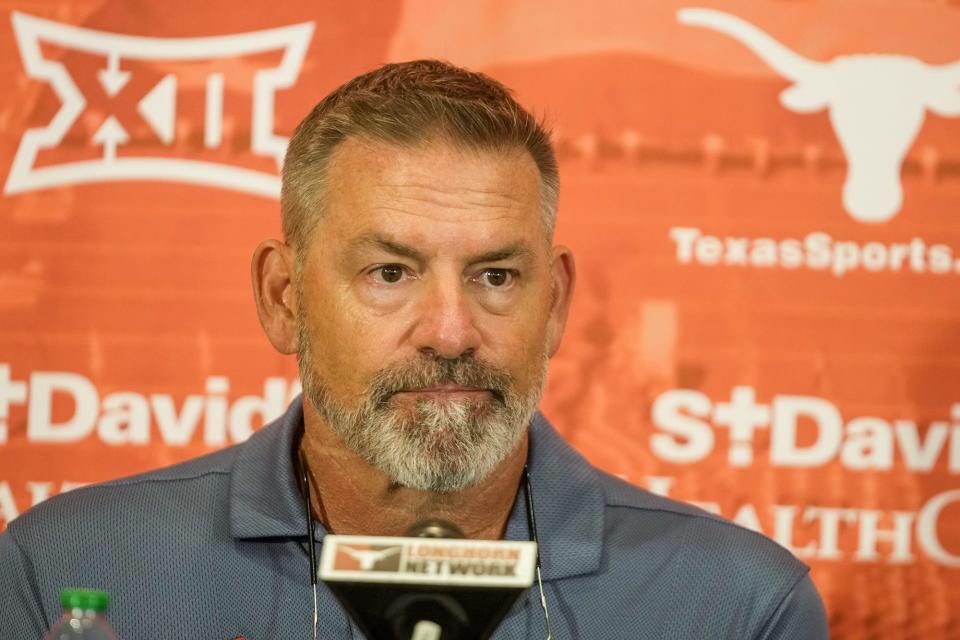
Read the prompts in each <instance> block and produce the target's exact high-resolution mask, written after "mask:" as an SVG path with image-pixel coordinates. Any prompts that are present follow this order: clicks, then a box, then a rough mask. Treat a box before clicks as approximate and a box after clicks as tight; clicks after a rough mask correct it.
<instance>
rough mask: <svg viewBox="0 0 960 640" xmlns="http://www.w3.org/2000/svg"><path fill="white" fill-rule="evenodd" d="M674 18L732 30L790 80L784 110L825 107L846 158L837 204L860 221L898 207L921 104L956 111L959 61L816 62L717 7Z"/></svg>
mask: <svg viewBox="0 0 960 640" xmlns="http://www.w3.org/2000/svg"><path fill="white" fill-rule="evenodd" d="M677 19H678V20H679V21H680V22H681V23H683V24H685V25H690V26H695V27H703V28H706V29H713V30H714V31H718V32H720V33H723V34H725V35H728V36H730V37H731V38H733V39H734V40H737V41H738V42H740V43H741V44H743V45H745V46H746V47H747V48H749V49H750V50H751V51H753V53H755V54H756V55H757V56H758V57H759V58H760V59H761V60H763V61H764V62H765V63H766V64H767V65H769V66H770V67H771V68H772V69H773V70H774V71H776V72H777V73H779V74H780V75H781V76H783V77H784V78H787V79H789V80H792V81H793V85H791V86H790V87H788V88H787V89H785V90H784V91H783V92H782V93H781V94H780V103H781V104H782V105H783V106H784V107H786V108H787V109H789V110H790V111H793V112H796V113H813V112H815V111H820V110H821V109H829V112H830V123H831V124H832V125H833V130H834V133H836V136H837V139H838V140H839V142H840V146H841V148H842V149H843V152H844V155H846V157H847V177H846V181H845V182H844V185H843V206H844V208H845V209H846V210H847V212H848V213H849V214H850V215H851V216H852V217H853V218H854V219H856V220H858V221H860V222H867V223H880V222H886V221H888V220H890V219H891V218H893V217H894V216H895V215H896V214H897V213H898V212H899V211H900V208H901V207H902V206H903V186H902V184H901V182H900V168H901V166H902V165H903V158H904V156H905V155H906V153H907V150H908V149H909V148H910V145H911V144H912V143H913V141H914V140H915V139H916V137H917V133H918V132H919V131H920V127H921V126H922V125H923V120H924V118H925V117H926V113H927V110H930V111H932V112H933V113H935V114H937V115H940V116H947V117H955V116H960V62H954V63H951V64H945V65H930V64H927V63H925V62H923V61H921V60H918V59H916V58H912V57H909V56H900V55H879V54H860V55H850V56H838V57H836V58H834V59H833V60H830V61H828V62H818V61H815V60H810V59H808V58H804V57H803V56H801V55H799V54H797V53H796V52H794V51H791V50H790V49H788V48H787V47H786V46H784V45H783V44H781V43H780V42H778V41H777V40H775V39H774V38H773V37H771V36H770V35H768V34H767V33H765V32H764V31H761V30H760V29H758V28H757V27H755V26H753V25H752V24H750V23H749V22H747V21H745V20H742V19H741V18H738V17H737V16H734V15H731V14H729V13H725V12H723V11H715V10H713V9H698V8H687V9H681V10H680V11H678V12H677Z"/></svg>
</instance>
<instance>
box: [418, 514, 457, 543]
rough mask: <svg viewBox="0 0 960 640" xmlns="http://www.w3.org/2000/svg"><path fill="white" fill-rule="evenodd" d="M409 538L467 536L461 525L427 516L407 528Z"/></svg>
mask: <svg viewBox="0 0 960 640" xmlns="http://www.w3.org/2000/svg"><path fill="white" fill-rule="evenodd" d="M407 537H408V538H455V539H457V540H462V539H464V538H466V537H467V536H465V535H463V531H461V530H460V527H458V526H457V525H455V524H453V523H452V522H447V521H446V520H441V519H440V518H427V519H426V520H421V521H420V522H417V523H416V524H414V525H413V526H412V527H410V528H409V529H407Z"/></svg>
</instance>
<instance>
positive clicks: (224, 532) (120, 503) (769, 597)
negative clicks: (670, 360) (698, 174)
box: [0, 400, 827, 640]
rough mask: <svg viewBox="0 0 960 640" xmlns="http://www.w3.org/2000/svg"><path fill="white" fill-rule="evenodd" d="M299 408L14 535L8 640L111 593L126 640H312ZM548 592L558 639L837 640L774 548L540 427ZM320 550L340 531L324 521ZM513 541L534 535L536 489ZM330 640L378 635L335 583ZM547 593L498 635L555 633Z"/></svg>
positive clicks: (7, 545) (0, 633) (24, 521)
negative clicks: (86, 596)
mask: <svg viewBox="0 0 960 640" xmlns="http://www.w3.org/2000/svg"><path fill="white" fill-rule="evenodd" d="M302 425H303V407H302V405H301V404H300V401H299V400H297V401H295V402H294V403H293V404H292V405H291V406H290V408H289V409H288V410H287V412H286V414H284V416H283V417H281V418H280V419H279V420H277V421H276V422H275V423H273V424H271V425H269V426H267V427H264V428H263V429H261V430H260V431H258V432H257V433H256V434H254V435H253V436H252V437H251V438H250V439H249V440H247V441H246V442H244V443H242V444H239V445H236V446H233V447H230V448H228V449H224V450H222V451H219V452H216V453H213V454H211V455H208V456H204V457H202V458H198V459H195V460H192V461H189V462H186V463H183V464H179V465H176V466H173V467H169V468H166V469H161V470H159V471H154V472H150V473H146V474H143V475H139V476H134V477H131V478H125V479H122V480H116V481H113V482H108V483H106V484H101V485H96V486H90V487H86V488H83V489H77V490H75V491H71V492H69V493H66V494H63V495H60V496H57V497H55V498H51V499H50V500H47V501H46V502H44V503H42V504H40V505H38V506H37V507H35V508H33V509H31V510H30V511H28V512H26V513H24V514H23V515H22V516H20V517H19V518H17V519H16V520H14V521H13V522H11V523H10V524H9V526H8V528H7V530H6V532H4V533H3V534H2V535H0V640H36V639H38V638H40V636H41V635H42V634H43V633H44V631H45V630H46V629H47V628H49V627H50V626H51V625H52V623H53V622H54V621H55V620H56V618H57V617H58V616H59V614H60V605H59V593H60V590H61V589H63V588H66V587H94V588H99V589H104V590H106V591H108V592H110V594H111V596H112V600H113V602H112V604H111V608H110V612H109V616H108V617H109V619H110V621H111V623H112V625H113V626H114V628H115V629H116V631H117V633H118V634H119V636H120V638H121V639H122V640H147V639H150V640H154V639H156V640H163V639H166V638H170V639H171V640H173V639H178V640H179V639H189V640H232V639H233V638H235V637H237V636H243V637H245V638H247V640H268V639H277V640H287V639H307V638H310V637H311V632H312V631H311V626H312V618H313V599H312V597H313V596H312V589H311V586H310V563H309V560H308V557H307V552H306V527H307V524H306V520H305V516H304V510H303V503H302V500H301V497H300V494H299V492H298V489H297V483H296V479H295V472H294V467H293V463H292V456H291V451H292V448H293V447H294V443H295V440H296V438H297V436H298V433H299V431H300V430H301V429H302ZM530 442H531V448H530V478H531V486H532V487H533V495H534V499H535V503H536V510H537V511H536V516H537V528H538V533H539V536H540V553H541V561H542V565H543V579H544V589H545V592H546V598H547V603H548V606H549V609H550V619H551V624H552V628H553V637H554V638H556V639H557V640H572V639H577V640H593V639H603V640H614V639H620V638H622V639H624V640H638V639H643V638H651V639H653V638H656V639H664V638H669V639H671V640H677V639H682V638H734V639H737V640H741V639H745V638H782V639H800V638H811V639H812V638H826V637H827V627H826V620H825V615H824V610H823V605H822V604H821V602H820V598H819V596H818V595H817V592H816V589H815V588H814V586H813V583H812V582H811V581H810V578H809V576H808V575H807V568H806V567H805V566H804V565H803V564H802V563H800V562H799V561H798V560H796V559H795V558H794V557H793V556H792V555H791V554H790V553H789V552H787V551H786V550H784V549H783V548H782V547H780V546H779V545H777V544H776V543H774V542H772V541H771V540H769V539H767V538H765V537H763V536H761V535H759V534H757V533H755V532H752V531H749V530H746V529H743V528H741V527H739V526H737V525H734V524H732V523H730V522H727V521H725V520H723V519H721V518H718V517H715V516H713V515H710V514H707V513H705V512H703V511H700V510H698V509H696V508H694V507H692V506H688V505H685V504H681V503H678V502H674V501H671V500H668V499H665V498H661V497H658V496H655V495H652V494H650V493H648V492H646V491H643V490H641V489H638V488H636V487H633V486H631V485H629V484H627V483H625V482H622V481H620V480H618V479H616V478H613V477H611V476H609V475H607V474H605V473H603V472H601V471H599V470H597V469H596V468H594V467H592V466H591V465H590V464H589V463H587V462H586V460H584V459H583V458H582V457H581V456H580V455H579V454H577V453H576V452H575V451H574V450H573V449H572V448H571V447H570V446H569V445H567V444H566V443H565V442H564V441H563V439H562V438H561V437H560V436H559V435H558V434H557V433H556V432H555V431H554V429H553V428H552V427H551V426H550V425H549V424H548V423H547V421H546V420H545V419H544V418H543V416H542V415H540V414H537V416H536V417H535V418H534V420H533V423H532V425H531V427H530ZM315 528H316V535H317V544H318V546H319V545H322V544H323V536H324V533H325V531H324V530H323V527H322V526H320V525H319V524H317V525H315ZM506 537H507V538H508V539H512V540H525V539H526V538H527V518H526V513H525V506H524V496H523V492H522V491H521V492H520V495H518V498H517V503H516V505H515V506H514V509H513V512H512V514H511V516H510V520H509V523H508V526H507V534H506ZM319 619H320V625H319V628H320V637H321V638H340V639H342V638H362V635H361V633H360V632H359V631H358V630H357V629H356V627H355V626H354V625H353V624H352V623H351V622H350V621H349V619H348V617H347V615H346V614H345V613H344V611H343V609H342V608H341V607H340V605H339V604H338V603H337V601H336V600H335V599H334V597H333V595H332V594H331V593H330V592H329V591H328V590H327V589H326V588H325V587H324V586H323V584H322V583H321V585H320V593H319ZM545 637H546V628H545V624H544V619H543V611H542V609H541V608H540V604H539V594H538V592H537V590H536V587H534V588H533V589H531V590H529V591H528V593H527V594H526V595H525V596H521V598H520V600H519V601H518V602H517V604H516V606H515V607H514V608H513V609H512V610H511V612H510V613H509V614H508V615H507V617H506V618H505V619H504V621H503V623H502V624H501V626H500V628H499V629H498V630H497V632H496V634H495V636H494V638H497V639H498V640H499V639H504V640H506V639H516V640H519V639H521V638H523V639H525V638H545Z"/></svg>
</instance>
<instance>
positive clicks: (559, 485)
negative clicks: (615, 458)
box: [230, 398, 605, 580]
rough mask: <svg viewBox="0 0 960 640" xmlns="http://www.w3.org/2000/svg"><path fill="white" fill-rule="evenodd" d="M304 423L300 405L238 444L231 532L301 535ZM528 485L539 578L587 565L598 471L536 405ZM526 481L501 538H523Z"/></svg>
mask: <svg viewBox="0 0 960 640" xmlns="http://www.w3.org/2000/svg"><path fill="white" fill-rule="evenodd" d="M302 429H303V405H302V400H301V398H297V399H295V400H294V401H293V402H292V403H291V405H290V407H289V408H288V409H287V411H286V413H285V414H284V415H283V416H281V417H280V418H279V419H278V420H277V421H276V422H274V423H273V424H271V425H269V426H267V427H264V428H263V429H261V430H259V431H258V432H257V433H255V434H254V435H253V436H252V437H251V438H250V439H249V440H248V441H247V442H246V443H245V444H244V445H243V446H242V447H241V448H240V449H241V450H240V453H239V454H238V456H237V458H236V461H235V463H234V467H233V470H232V473H231V479H230V525H231V533H232V535H233V537H235V538H278V537H279V538H291V537H293V538H300V537H305V536H306V528H307V523H306V519H305V516H304V511H303V500H302V498H301V497H300V492H299V489H298V486H297V479H296V471H295V468H294V465H293V457H292V456H293V453H292V452H293V450H294V446H295V440H296V438H297V437H298V436H299V434H300V432H301V430H302ZM529 472H530V485H531V487H532V489H533V502H534V510H535V515H536V519H537V533H538V537H539V539H540V558H541V565H542V571H543V579H544V580H555V579H559V578H566V577H570V576H574V575H580V574H585V573H592V572H594V571H596V570H598V569H599V568H600V561H601V557H602V552H603V531H604V506H605V498H604V493H603V490H602V489H601V487H600V483H599V479H598V477H597V471H596V470H595V469H594V468H593V467H592V466H591V465H590V464H589V463H588V462H587V461H586V460H584V459H583V457H581V456H580V454H578V453H577V452H576V451H574V450H573V448H571V447H570V445H568V444H567V443H566V442H565V441H564V440H563V438H561V437H560V435H559V434H558V433H557V432H556V431H555V430H554V429H553V427H552V426H551V425H550V423H549V422H547V420H546V418H544V417H543V415H542V414H540V413H539V412H537V414H536V415H535V416H534V418H533V421H532V423H531V425H530V461H529ZM527 527H528V525H527V514H526V495H525V490H524V488H522V487H521V490H520V491H519V492H518V494H517V501H516V504H515V505H514V508H513V512H512V513H511V515H510V519H509V521H508V523H507V532H506V538H507V539H509V540H526V539H527V538H528V528H527Z"/></svg>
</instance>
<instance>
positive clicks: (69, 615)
mask: <svg viewBox="0 0 960 640" xmlns="http://www.w3.org/2000/svg"><path fill="white" fill-rule="evenodd" d="M109 604H110V596H109V594H107V593H106V592H105V591H95V590H93V589H65V590H64V591H63V592H61V593H60V605H61V606H62V607H63V615H62V616H60V619H59V620H58V621H57V623H56V624H55V625H53V628H52V629H50V631H48V632H47V635H45V636H44V637H43V640H80V639H81V638H82V639H83V640H117V634H116V633H114V631H113V629H111V628H110V624H109V623H108V622H107V619H106V618H105V617H104V615H103V614H104V612H105V611H106V610H107V606H108V605H109Z"/></svg>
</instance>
